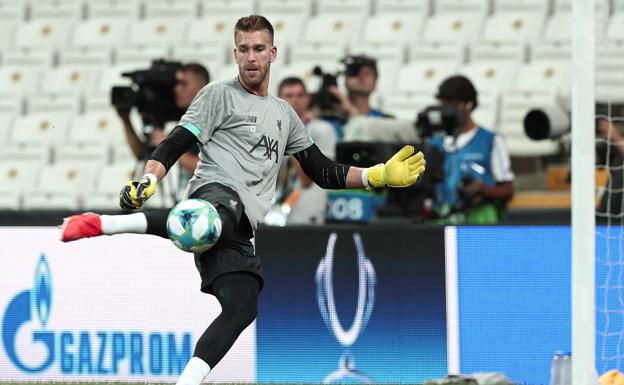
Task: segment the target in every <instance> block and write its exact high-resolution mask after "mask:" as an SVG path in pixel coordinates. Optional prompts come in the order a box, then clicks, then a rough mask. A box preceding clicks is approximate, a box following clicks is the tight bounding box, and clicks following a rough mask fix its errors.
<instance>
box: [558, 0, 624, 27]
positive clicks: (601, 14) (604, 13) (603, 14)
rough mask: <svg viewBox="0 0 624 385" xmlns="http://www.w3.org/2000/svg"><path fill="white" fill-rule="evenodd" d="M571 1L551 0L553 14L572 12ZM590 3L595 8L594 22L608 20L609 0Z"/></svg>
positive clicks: (596, 0)
mask: <svg viewBox="0 0 624 385" xmlns="http://www.w3.org/2000/svg"><path fill="white" fill-rule="evenodd" d="M572 1H574V0H553V3H554V4H553V13H559V12H572ZM615 1H618V0H615ZM592 2H593V3H594V6H595V8H594V14H595V16H594V17H595V18H596V21H599V20H600V21H602V22H606V21H607V20H608V19H609V0H594V1H592Z"/></svg>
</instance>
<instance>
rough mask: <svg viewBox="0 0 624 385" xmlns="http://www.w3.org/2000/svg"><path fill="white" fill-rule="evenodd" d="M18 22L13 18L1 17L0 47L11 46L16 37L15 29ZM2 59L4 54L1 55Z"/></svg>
mask: <svg viewBox="0 0 624 385" xmlns="http://www.w3.org/2000/svg"><path fill="white" fill-rule="evenodd" d="M17 25H18V22H17V21H15V20H11V19H7V20H5V19H0V49H3V48H6V47H9V46H11V45H12V44H13V41H14V40H13V39H14V38H15V30H16V29H17ZM0 59H2V55H0Z"/></svg>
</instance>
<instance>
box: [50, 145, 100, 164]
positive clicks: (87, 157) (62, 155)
mask: <svg viewBox="0 0 624 385" xmlns="http://www.w3.org/2000/svg"><path fill="white" fill-rule="evenodd" d="M52 154H53V159H54V161H55V162H67V163H76V164H81V165H82V164H92V165H93V167H94V168H99V167H101V166H103V165H105V164H107V163H108V161H109V158H110V153H109V147H108V146H105V145H102V143H57V144H55V145H54V146H53V147H52Z"/></svg>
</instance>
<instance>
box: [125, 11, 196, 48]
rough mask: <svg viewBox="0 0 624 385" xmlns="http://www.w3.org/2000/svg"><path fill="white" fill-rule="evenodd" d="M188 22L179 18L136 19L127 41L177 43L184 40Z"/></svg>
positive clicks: (158, 44)
mask: <svg viewBox="0 0 624 385" xmlns="http://www.w3.org/2000/svg"><path fill="white" fill-rule="evenodd" d="M185 29H186V24H185V23H181V22H180V21H179V20H172V19H166V18H153V19H143V20H135V21H134V22H133V23H132V24H130V31H129V32H128V39H127V43H129V44H130V45H154V46H163V45H165V44H177V43H179V42H181V41H182V38H183V36H184V32H185Z"/></svg>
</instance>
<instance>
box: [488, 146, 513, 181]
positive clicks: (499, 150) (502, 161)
mask: <svg viewBox="0 0 624 385" xmlns="http://www.w3.org/2000/svg"><path fill="white" fill-rule="evenodd" d="M490 164H491V165H492V175H493V176H494V180H495V181H496V182H499V183H500V182H511V181H513V180H514V173H513V171H511V160H510V159H509V153H508V152H507V148H506V147H505V142H503V139H502V138H501V137H499V136H498V135H496V136H494V143H492V156H491V159H490Z"/></svg>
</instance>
